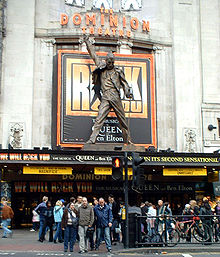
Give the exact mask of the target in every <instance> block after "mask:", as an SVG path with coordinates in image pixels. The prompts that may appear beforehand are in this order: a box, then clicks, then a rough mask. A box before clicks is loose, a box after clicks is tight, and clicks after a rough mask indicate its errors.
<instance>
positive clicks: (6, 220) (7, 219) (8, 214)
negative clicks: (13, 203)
mask: <svg viewBox="0 0 220 257" xmlns="http://www.w3.org/2000/svg"><path fill="white" fill-rule="evenodd" d="M2 204H3V208H2V228H3V230H4V232H3V236H2V238H7V234H9V235H10V236H11V237H12V231H11V230H10V229H8V226H9V225H10V223H11V219H12V218H13V217H14V212H13V210H12V208H11V207H10V206H8V205H7V201H5V200H3V201H2Z"/></svg>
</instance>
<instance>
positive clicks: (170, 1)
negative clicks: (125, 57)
mask: <svg viewBox="0 0 220 257" xmlns="http://www.w3.org/2000/svg"><path fill="white" fill-rule="evenodd" d="M100 2H103V5H105V4H112V6H113V10H114V12H115V13H119V11H120V13H122V14H124V15H125V16H126V17H137V18H138V20H140V21H142V20H148V21H149V22H150V32H149V33H145V34H144V36H143V33H141V32H135V33H133V31H132V37H131V38H129V39H127V38H120V37H116V38H115V40H116V41H117V40H118V41H119V42H121V43H120V44H119V45H118V48H117V50H118V51H119V52H120V53H132V44H131V43H133V42H139V43H140V44H142V45H144V44H146V45H149V44H150V45H152V46H153V51H154V55H155V74H156V94H157V95H156V109H157V142H158V149H167V148H171V149H173V150H175V151H179V152H181V151H190V152H192V151H196V152H212V151H213V150H216V149H219V148H220V140H219V130H218V118H220V114H219V109H220V105H219V103H220V99H219V98H220V89H219V81H220V78H219V59H220V47H219V45H220V38H219V35H220V31H219V26H218V25H219V20H220V13H219V9H220V1H219V0H212V1H207V0H154V1H152V0H151V1H143V0H142V1H134V2H135V4H134V6H131V5H129V1H116V0H112V1H95V0H94V1H87V0H85V1H69V0H68V1H67V0H66V1H65V0H57V1H53V0H47V1H42V0H22V1H16V0H8V1H7V7H6V9H7V21H6V37H4V38H3V65H2V74H1V75H2V81H1V95H0V128H1V130H0V131H1V132H0V139H1V142H0V143H2V146H3V148H7V146H8V141H9V136H10V131H9V127H10V124H12V123H18V124H23V126H24V127H25V130H24V133H23V136H22V138H23V139H22V140H23V146H22V147H23V148H33V147H34V146H41V147H42V146H47V147H51V131H52V125H51V124H52V122H51V119H52V89H53V86H54V84H53V81H54V79H56V78H55V75H54V70H53V69H54V68H53V67H54V66H53V62H54V56H55V55H56V51H57V47H58V45H57V40H59V39H61V38H62V39H63V40H64V39H65V40H67V41H68V40H69V41H70V42H71V40H75V39H77V38H81V37H82V33H81V32H80V30H79V29H78V28H77V27H76V26H74V25H73V22H72V17H73V15H74V14H75V13H81V12H84V13H87V12H88V13H91V12H99V10H98V9H96V5H97V6H98V5H100ZM122 4H123V8H122ZM61 13H66V14H68V16H69V22H68V24H67V25H65V26H61V25H60V15H61ZM122 41H123V42H122ZM127 42H130V45H129V44H127ZM83 47H84V46H83V45H79V49H83ZM209 124H212V125H213V126H214V127H216V128H217V129H214V130H212V131H210V130H208V125H209ZM192 134H193V137H192V138H190V135H191V136H192ZM187 138H188V139H187ZM187 140H188V141H187ZM190 140H191V141H190Z"/></svg>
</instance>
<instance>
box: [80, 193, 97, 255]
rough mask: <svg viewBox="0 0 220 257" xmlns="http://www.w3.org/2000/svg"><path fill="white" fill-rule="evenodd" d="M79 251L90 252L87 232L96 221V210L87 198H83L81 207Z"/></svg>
mask: <svg viewBox="0 0 220 257" xmlns="http://www.w3.org/2000/svg"><path fill="white" fill-rule="evenodd" d="M78 216H79V230H78V231H79V250H80V251H79V253H81V254H82V253H85V252H88V237H87V236H86V232H87V229H88V228H91V227H92V225H93V222H94V211H93V208H92V206H90V205H89V204H88V201H87V198H86V197H83V198H82V205H81V206H80V207H79V211H78Z"/></svg>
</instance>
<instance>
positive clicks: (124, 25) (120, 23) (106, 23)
mask: <svg viewBox="0 0 220 257" xmlns="http://www.w3.org/2000/svg"><path fill="white" fill-rule="evenodd" d="M99 14H100V15H99ZM60 25H61V26H62V27H63V28H65V27H67V26H69V27H70V26H74V28H80V29H81V33H83V34H90V35H98V36H106V37H121V38H124V37H125V38H126V37H127V38H130V37H131V36H132V32H133V33H135V32H143V33H148V32H149V31H150V22H149V21H145V20H142V21H139V20H138V18H136V17H130V16H125V15H122V14H121V13H117V14H115V13H114V12H113V9H104V8H100V13H99V12H93V13H75V14H74V15H73V16H69V15H68V14H66V13H61V14H60Z"/></svg>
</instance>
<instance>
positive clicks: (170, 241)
mask: <svg viewBox="0 0 220 257" xmlns="http://www.w3.org/2000/svg"><path fill="white" fill-rule="evenodd" d="M166 234H167V236H166ZM162 240H163V243H164V244H165V245H167V246H169V247H173V246H175V245H177V244H178V243H179V241H180V234H179V231H178V230H176V229H172V230H171V231H167V232H165V231H163V234H162Z"/></svg>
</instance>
